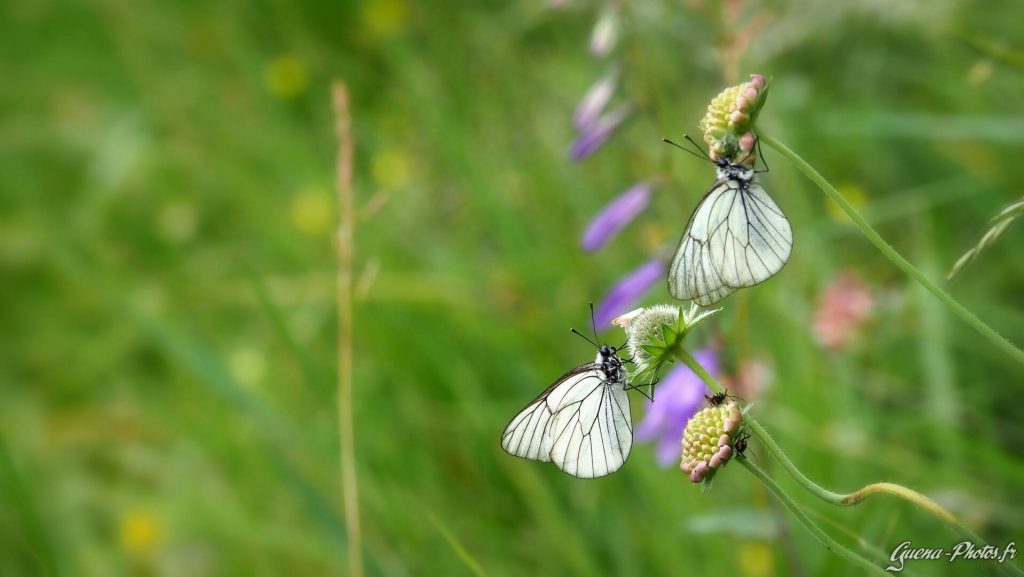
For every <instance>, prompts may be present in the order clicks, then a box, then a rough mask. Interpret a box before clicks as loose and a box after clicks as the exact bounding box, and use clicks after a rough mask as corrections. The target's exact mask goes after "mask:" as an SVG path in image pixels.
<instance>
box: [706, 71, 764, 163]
mask: <svg viewBox="0 0 1024 577" xmlns="http://www.w3.org/2000/svg"><path fill="white" fill-rule="evenodd" d="M767 98H768V81H767V80H765V78H764V76H761V75H760V74H751V75H750V81H749V82H744V83H743V84H740V85H738V86H731V87H729V88H726V89H725V90H723V91H722V92H721V93H720V94H719V95H718V96H716V97H715V98H714V100H712V101H711V104H709V105H708V111H707V113H706V114H705V115H704V118H703V119H702V120H701V121H700V129H701V130H702V131H704V141H705V142H707V143H708V146H709V147H710V154H711V157H712V158H714V159H718V158H728V159H730V160H733V161H734V162H743V163H746V164H750V165H753V164H754V154H753V152H754V145H755V144H756V143H757V139H756V137H755V136H754V133H753V132H752V129H753V127H754V121H755V120H757V114H758V113H759V112H760V111H761V108H762V107H764V103H765V101H766V100H767Z"/></svg>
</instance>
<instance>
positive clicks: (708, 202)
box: [668, 179, 793, 306]
mask: <svg viewBox="0 0 1024 577" xmlns="http://www.w3.org/2000/svg"><path fill="white" fill-rule="evenodd" d="M792 247H793V231H792V228H791V227H790V224H789V220H788V219H787V218H786V216H785V215H784V214H783V213H782V210H781V209H779V207H778V205H777V204H775V201H773V200H772V199H771V197H769V196H768V193H766V192H765V190H764V188H763V187H761V185H760V184H758V183H757V182H749V183H743V182H740V181H737V180H730V179H719V180H718V181H716V182H715V184H714V185H713V186H712V187H711V190H710V191H709V192H708V194H707V195H705V197H704V200H702V201H701V203H700V205H698V206H697V210H695V211H694V213H693V216H692V217H691V218H690V223H689V224H688V225H687V228H686V232H684V233H683V237H682V239H681V240H680V242H679V247H678V248H677V249H676V254H675V256H674V257H673V258H672V265H671V267H670V268H669V277H668V284H669V292H670V293H671V294H672V296H674V297H676V298H678V299H681V300H692V301H694V302H696V303H697V304H699V305H702V306H707V305H710V304H712V303H715V302H717V301H719V300H721V299H723V298H725V297H726V296H728V295H729V294H730V293H732V292H734V291H735V290H736V289H738V288H743V287H750V286H754V285H756V284H758V283H761V282H763V281H765V280H767V279H768V278H770V277H771V276H772V275H774V274H775V273H777V272H779V270H780V269H781V268H782V267H783V265H785V264H786V261H787V260H788V259H789V254H790V252H791V250H792Z"/></svg>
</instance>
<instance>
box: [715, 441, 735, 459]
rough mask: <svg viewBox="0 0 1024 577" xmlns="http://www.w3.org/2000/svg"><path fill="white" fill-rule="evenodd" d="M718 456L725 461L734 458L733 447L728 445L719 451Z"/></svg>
mask: <svg viewBox="0 0 1024 577" xmlns="http://www.w3.org/2000/svg"><path fill="white" fill-rule="evenodd" d="M716 454H717V455H719V456H721V457H722V460H723V461H728V460H729V459H730V458H731V457H732V447H730V446H729V445H726V446H724V447H722V448H721V449H719V450H718V453H716Z"/></svg>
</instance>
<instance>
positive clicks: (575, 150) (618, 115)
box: [569, 104, 632, 162]
mask: <svg viewBox="0 0 1024 577" xmlns="http://www.w3.org/2000/svg"><path fill="white" fill-rule="evenodd" d="M631 111H632V109H631V107H630V106H629V105H628V104H623V105H622V106H620V107H618V108H616V109H615V110H612V111H611V112H609V113H607V114H605V115H604V116H602V117H600V118H598V119H597V120H595V121H593V122H591V123H590V124H589V125H587V126H584V127H583V128H582V130H580V134H579V136H577V137H576V141H575V142H573V143H572V147H571V148H570V149H569V158H570V159H572V160H574V161H576V162H579V161H581V160H583V159H584V158H586V157H588V156H590V155H591V154H594V153H595V152H597V149H599V148H601V146H602V145H603V144H604V143H605V142H608V139H609V138H611V136H612V134H614V133H615V130H616V129H617V128H618V127H619V125H620V124H622V121H623V120H625V119H626V117H628V116H629V113H630V112H631Z"/></svg>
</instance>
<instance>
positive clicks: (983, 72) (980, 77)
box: [967, 58, 992, 86]
mask: <svg viewBox="0 0 1024 577" xmlns="http://www.w3.org/2000/svg"><path fill="white" fill-rule="evenodd" d="M991 77H992V61H991V60H989V59H987V58H982V59H981V60H978V61H977V62H975V63H974V65H972V66H971V68H970V69H969V70H968V71H967V82H969V83H971V84H973V85H975V86H977V85H979V84H983V83H984V82H985V81H987V80H988V79H989V78H991Z"/></svg>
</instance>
